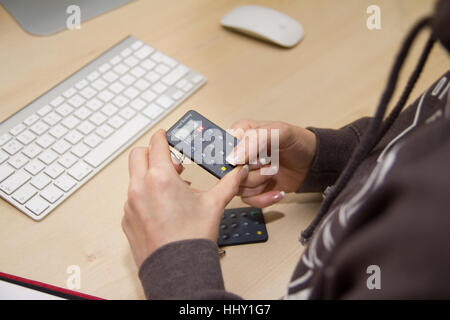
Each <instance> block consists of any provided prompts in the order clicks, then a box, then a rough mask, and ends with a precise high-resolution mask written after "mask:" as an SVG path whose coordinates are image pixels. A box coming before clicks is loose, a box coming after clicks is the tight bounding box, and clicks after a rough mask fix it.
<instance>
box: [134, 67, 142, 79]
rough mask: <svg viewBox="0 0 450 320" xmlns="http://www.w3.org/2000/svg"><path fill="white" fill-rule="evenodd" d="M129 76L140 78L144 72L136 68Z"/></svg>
mask: <svg viewBox="0 0 450 320" xmlns="http://www.w3.org/2000/svg"><path fill="white" fill-rule="evenodd" d="M131 74H132V75H133V76H135V77H136V78H140V77H142V76H143V75H144V74H145V70H144V69H142V68H141V67H136V68H134V69H133V70H131Z"/></svg>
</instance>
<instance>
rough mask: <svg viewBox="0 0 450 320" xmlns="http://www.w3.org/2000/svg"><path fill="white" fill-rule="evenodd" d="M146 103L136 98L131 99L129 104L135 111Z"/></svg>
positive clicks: (139, 109)
mask: <svg viewBox="0 0 450 320" xmlns="http://www.w3.org/2000/svg"><path fill="white" fill-rule="evenodd" d="M146 105H147V104H146V103H145V102H144V101H142V100H141V99H136V100H133V101H131V103H130V106H132V107H133V108H134V109H136V110H137V111H141V110H142V109H143V108H144V107H145V106H146Z"/></svg>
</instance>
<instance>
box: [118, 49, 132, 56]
mask: <svg viewBox="0 0 450 320" xmlns="http://www.w3.org/2000/svg"><path fill="white" fill-rule="evenodd" d="M132 52H133V51H132V50H131V49H130V48H126V49H124V50H122V51H121V52H120V55H121V56H122V57H124V58H126V57H128V56H129V55H130V54H131V53H132Z"/></svg>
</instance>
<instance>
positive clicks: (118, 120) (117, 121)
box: [108, 116, 125, 129]
mask: <svg viewBox="0 0 450 320" xmlns="http://www.w3.org/2000/svg"><path fill="white" fill-rule="evenodd" d="M124 123H125V120H123V118H122V117H119V116H114V117H112V118H111V119H109V120H108V124H109V125H110V126H111V127H113V128H114V129H119V128H120V127H121V126H122V125H123V124H124Z"/></svg>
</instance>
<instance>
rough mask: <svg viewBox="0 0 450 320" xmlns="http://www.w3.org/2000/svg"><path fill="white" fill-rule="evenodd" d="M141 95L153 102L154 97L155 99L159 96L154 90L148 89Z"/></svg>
mask: <svg viewBox="0 0 450 320" xmlns="http://www.w3.org/2000/svg"><path fill="white" fill-rule="evenodd" d="M141 97H142V98H144V99H145V100H146V101H148V102H152V101H153V99H155V98H156V97H157V95H156V93H154V92H153V91H151V90H147V91H145V92H144V93H143V94H142V95H141Z"/></svg>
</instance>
